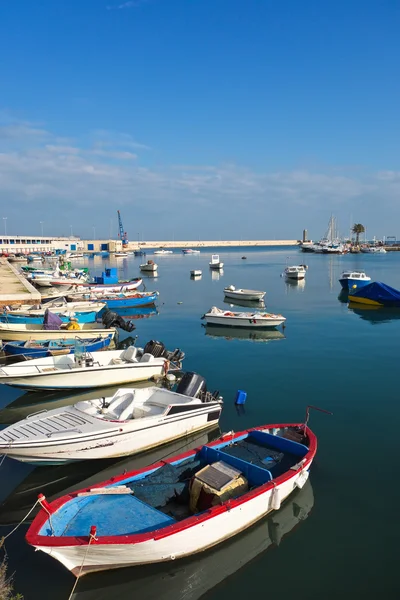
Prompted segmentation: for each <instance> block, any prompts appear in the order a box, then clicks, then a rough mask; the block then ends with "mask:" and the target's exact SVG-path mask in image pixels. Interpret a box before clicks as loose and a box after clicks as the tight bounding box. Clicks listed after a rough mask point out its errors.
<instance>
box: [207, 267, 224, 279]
mask: <svg viewBox="0 0 400 600" xmlns="http://www.w3.org/2000/svg"><path fill="white" fill-rule="evenodd" d="M210 271H211V279H212V280H213V281H218V280H219V279H220V277H223V276H224V270H223V269H219V271H216V270H215V269H210Z"/></svg>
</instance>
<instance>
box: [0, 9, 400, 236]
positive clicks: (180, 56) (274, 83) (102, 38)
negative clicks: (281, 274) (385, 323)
mask: <svg viewBox="0 0 400 600" xmlns="http://www.w3.org/2000/svg"><path fill="white" fill-rule="evenodd" d="M399 31H400V3H399V2H398V0H380V1H377V0H351V1H350V2H349V1H348V0H346V1H344V0H325V1H323V2H321V0H303V1H300V0H133V1H125V2H124V1H123V0H117V1H116V2H113V1H112V0H105V1H103V0H57V1H55V0H40V1H39V0H37V1H35V0H1V2H0V53H1V56H2V61H1V63H0V204H1V215H0V216H5V217H7V228H8V233H14V234H18V233H25V234H29V233H32V234H35V233H40V221H44V223H45V225H44V227H45V232H46V233H47V234H50V233H54V234H69V231H70V225H71V224H73V230H74V233H76V234H78V235H81V236H82V237H84V236H89V235H92V231H93V229H92V228H93V227H96V233H97V234H98V235H99V236H100V235H101V236H108V235H109V232H110V225H111V226H112V227H113V229H114V232H116V228H117V222H116V210H117V209H120V210H121V213H122V216H123V219H124V225H125V228H126V229H127V230H128V233H129V235H130V238H131V239H136V238H137V236H138V233H139V234H140V236H141V237H142V238H143V239H146V238H147V239H172V237H175V239H186V238H194V239H197V238H199V237H200V238H204V239H240V238H242V239H273V238H298V237H300V235H301V231H302V229H303V228H304V227H306V228H307V229H308V231H309V234H310V235H311V236H312V237H315V238H316V237H320V236H322V235H323V233H324V231H325V229H326V226H327V222H328V219H329V216H330V213H331V212H333V213H334V214H336V216H337V217H338V220H339V223H340V226H341V230H342V231H343V233H347V231H348V228H349V224H350V221H351V220H352V221H353V222H355V221H356V222H362V223H364V224H365V225H366V227H367V230H368V233H370V234H371V236H372V235H376V236H378V237H379V236H383V235H396V234H397V237H399V236H400V227H399V228H398V229H399V230H397V229H396V228H397V227H398V225H400V201H399V200H400V166H399V157H400V118H399V111H400V108H399V107H400V60H399V59H400V36H399Z"/></svg>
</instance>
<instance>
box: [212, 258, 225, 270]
mask: <svg viewBox="0 0 400 600" xmlns="http://www.w3.org/2000/svg"><path fill="white" fill-rule="evenodd" d="M209 265H210V269H216V270H219V269H223V267H224V263H223V262H221V261H220V260H219V254H213V255H212V256H211V261H210V263H209Z"/></svg>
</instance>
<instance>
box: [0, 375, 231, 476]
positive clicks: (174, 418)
mask: <svg viewBox="0 0 400 600" xmlns="http://www.w3.org/2000/svg"><path fill="white" fill-rule="evenodd" d="M221 410H222V399H221V398H220V397H219V396H218V393H216V394H214V395H212V394H211V393H210V392H207V391H206V385H205V380H204V379H203V378H202V377H200V376H199V375H196V374H195V373H187V374H186V376H184V377H183V379H182V380H181V382H180V383H179V385H178V387H177V389H176V391H175V392H173V391H170V390H167V389H162V388H158V387H148V388H143V389H137V388H136V389H135V388H124V389H121V390H118V392H116V393H115V394H114V396H112V397H111V398H98V399H96V400H89V401H83V402H78V403H77V404H74V405H73V406H70V407H63V408H57V409H54V410H50V411H42V412H40V413H34V414H32V415H30V416H28V417H27V418H26V419H23V420H22V421H18V422H17V423H15V424H14V425H11V426H9V427H7V428H6V429H3V430H2V431H1V432H0V453H2V454H6V455H7V456H9V457H10V458H14V459H16V460H19V461H21V462H29V463H34V464H39V465H44V464H61V463H66V462H71V461H77V460H87V459H101V458H113V457H117V456H124V455H127V454H136V453H138V452H144V451H145V450H149V449H150V448H154V447H156V446H159V445H160V444H165V443H167V442H170V441H172V440H175V439H178V438H180V437H183V436H186V435H189V434H193V433H194V432H195V431H199V430H202V429H206V428H209V427H215V425H216V424H217V423H218V420H219V417H220V414H221Z"/></svg>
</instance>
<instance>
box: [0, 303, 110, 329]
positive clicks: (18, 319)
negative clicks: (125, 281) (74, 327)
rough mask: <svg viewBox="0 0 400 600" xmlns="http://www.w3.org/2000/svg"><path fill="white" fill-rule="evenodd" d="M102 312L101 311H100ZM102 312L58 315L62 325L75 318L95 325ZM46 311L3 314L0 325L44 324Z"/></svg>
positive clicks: (68, 312)
mask: <svg viewBox="0 0 400 600" xmlns="http://www.w3.org/2000/svg"><path fill="white" fill-rule="evenodd" d="M102 308H103V307H102ZM100 310H101V309H100ZM99 312H100V311H91V312H79V311H78V312H74V311H67V312H66V313H64V314H63V313H58V314H57V316H58V317H60V319H61V322H62V323H69V322H70V321H71V317H73V318H74V319H75V320H76V321H78V323H94V322H95V321H96V319H97V317H98V313H99ZM43 318H44V311H43V314H42V315H37V316H36V315H32V316H31V315H17V314H11V313H3V314H1V315H0V323H15V324H27V325H28V324H29V325H39V324H42V323H43Z"/></svg>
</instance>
